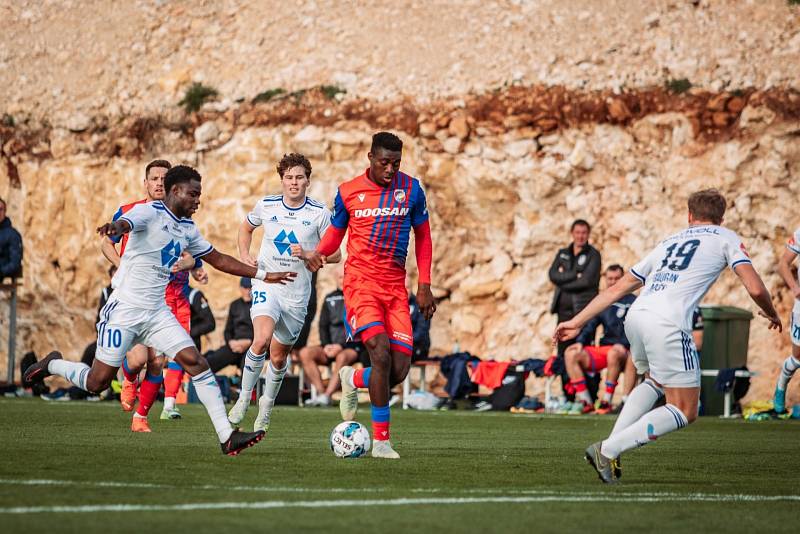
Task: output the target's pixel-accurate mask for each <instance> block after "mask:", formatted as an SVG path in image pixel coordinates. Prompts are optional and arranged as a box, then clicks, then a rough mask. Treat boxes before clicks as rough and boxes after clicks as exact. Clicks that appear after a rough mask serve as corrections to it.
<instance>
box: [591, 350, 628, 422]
mask: <svg viewBox="0 0 800 534" xmlns="http://www.w3.org/2000/svg"><path fill="white" fill-rule="evenodd" d="M627 360H628V349H626V348H625V347H624V346H622V345H620V344H616V345H613V346H612V347H611V348H610V349H608V352H607V353H606V362H605V363H606V381H605V391H603V397H602V399H601V400H600V403H599V405H598V407H597V410H596V413H598V414H601V415H602V414H607V413H609V412H610V411H611V400H612V399H613V398H614V391H616V389H617V383H618V382H619V375H620V374H622V368H623V367H624V366H625V362H626V361H627ZM595 363H597V362H595Z"/></svg>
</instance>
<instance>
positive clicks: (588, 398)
mask: <svg viewBox="0 0 800 534" xmlns="http://www.w3.org/2000/svg"><path fill="white" fill-rule="evenodd" d="M575 400H578V401H581V402H582V403H584V404H590V405H591V404H592V395H591V394H590V393H589V391H588V390H586V389H584V390H583V391H578V392H577V393H575Z"/></svg>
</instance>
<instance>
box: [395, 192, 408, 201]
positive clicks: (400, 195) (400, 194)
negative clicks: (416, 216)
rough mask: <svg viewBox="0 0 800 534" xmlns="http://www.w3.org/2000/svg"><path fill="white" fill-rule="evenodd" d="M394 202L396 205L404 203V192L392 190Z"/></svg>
mask: <svg viewBox="0 0 800 534" xmlns="http://www.w3.org/2000/svg"><path fill="white" fill-rule="evenodd" d="M394 201H395V202H397V203H398V204H402V203H403V202H405V201H406V192H405V191H404V190H402V189H395V190H394Z"/></svg>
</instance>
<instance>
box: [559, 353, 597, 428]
mask: <svg viewBox="0 0 800 534" xmlns="http://www.w3.org/2000/svg"><path fill="white" fill-rule="evenodd" d="M588 348H589V347H586V349H584V347H582V346H581V345H578V344H573V345H570V346H569V347H567V348H566V349H565V350H564V365H565V366H566V368H567V374H568V375H569V383H570V385H571V386H572V389H573V390H574V391H575V401H576V403H580V404H579V407H580V408H581V409H580V410H579V411H576V412H575V413H587V412H590V411H592V395H591V394H590V393H589V390H588V389H587V388H586V376H585V375H584V369H591V368H592V363H591V359H590V357H589V353H588Z"/></svg>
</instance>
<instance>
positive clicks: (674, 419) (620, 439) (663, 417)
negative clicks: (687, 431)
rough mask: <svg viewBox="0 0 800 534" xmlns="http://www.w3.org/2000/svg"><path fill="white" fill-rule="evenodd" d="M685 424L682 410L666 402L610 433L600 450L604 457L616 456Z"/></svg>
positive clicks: (686, 422)
mask: <svg viewBox="0 0 800 534" xmlns="http://www.w3.org/2000/svg"><path fill="white" fill-rule="evenodd" d="M631 396H633V395H631ZM687 424H689V422H688V421H687V420H686V416H685V415H683V412H681V411H680V410H679V409H678V408H677V407H676V406H673V405H672V404H667V405H665V406H662V407H660V408H656V409H655V410H651V411H649V412H647V413H646V414H644V415H643V416H642V417H641V418H640V419H639V420H638V421H636V422H635V423H633V424H632V425H630V426H629V427H628V428H626V429H624V430H621V431H619V432H617V433H616V434H612V435H611V437H609V438H608V439H606V440H605V441H603V446H602V447H601V448H600V452H601V453H602V455H603V456H605V457H606V458H617V457H619V455H620V454H622V453H623V452H625V451H629V450H631V449H634V448H636V447H641V446H643V445H647V444H648V443H650V442H651V441H655V440H656V439H658V438H660V437H661V436H663V435H665V434H669V433H670V432H672V431H674V430H678V429H681V428H683V427H685V426H686V425H687Z"/></svg>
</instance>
